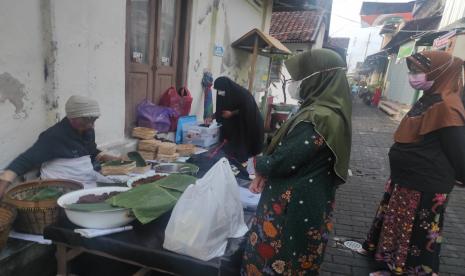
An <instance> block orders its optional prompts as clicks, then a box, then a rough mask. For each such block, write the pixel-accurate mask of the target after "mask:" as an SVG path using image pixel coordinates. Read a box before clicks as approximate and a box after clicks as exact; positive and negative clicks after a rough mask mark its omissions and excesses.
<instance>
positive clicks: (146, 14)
mask: <svg viewBox="0 0 465 276" xmlns="http://www.w3.org/2000/svg"><path fill="white" fill-rule="evenodd" d="M191 2H192V1H190V0H127V11H126V21H127V24H126V133H129V132H130V130H131V129H132V128H133V127H134V126H135V119H136V106H137V104H139V103H140V102H141V101H143V100H144V99H148V100H150V101H152V102H154V103H155V104H157V103H158V100H159V99H160V96H161V94H162V93H163V92H164V91H165V90H166V89H167V88H169V87H170V86H175V85H176V82H177V79H176V78H177V76H178V75H180V76H181V74H178V72H177V64H178V56H179V53H180V52H181V53H182V55H181V58H182V60H183V62H182V63H181V65H180V68H182V72H183V73H184V72H185V70H186V69H185V68H184V67H187V62H186V61H185V56H186V49H187V48H188V44H187V43H186V42H187V38H188V36H187V35H185V34H184V35H183V37H182V38H181V39H182V41H179V33H180V30H179V29H180V27H181V26H180V22H181V21H180V13H181V8H183V9H182V10H183V11H185V10H190V9H191V6H192V3H191ZM181 5H183V6H181ZM187 22H190V13H189V18H186V19H185V20H183V24H184V25H186V26H185V27H187ZM179 44H181V45H183V47H182V49H180V48H179V46H178V45H179ZM182 78H184V77H182Z"/></svg>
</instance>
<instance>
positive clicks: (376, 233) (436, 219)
mask: <svg viewBox="0 0 465 276" xmlns="http://www.w3.org/2000/svg"><path fill="white" fill-rule="evenodd" d="M447 200H448V195H447V194H435V193H425V192H419V191H416V190H412V189H408V188H403V187H400V186H399V185H396V184H394V183H392V182H391V181H390V180H389V181H388V182H387V184H386V189H385V194H384V196H383V199H382V201H381V204H380V205H379V208H378V211H377V212H376V216H375V219H374V221H373V224H372V226H371V229H370V231H369V232H368V235H367V239H366V241H365V242H364V244H363V248H364V249H365V250H367V251H368V252H369V253H372V254H373V256H374V258H375V260H376V262H377V264H379V265H380V267H379V269H380V270H389V271H391V272H392V273H393V274H395V275H432V274H433V273H438V271H439V252H440V250H441V242H442V237H441V232H442V227H443V220H444V212H445V208H446V205H447Z"/></svg>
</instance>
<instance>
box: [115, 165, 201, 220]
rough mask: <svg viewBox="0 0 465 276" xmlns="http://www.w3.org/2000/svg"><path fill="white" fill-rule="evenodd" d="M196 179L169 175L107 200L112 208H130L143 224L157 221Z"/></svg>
mask: <svg viewBox="0 0 465 276" xmlns="http://www.w3.org/2000/svg"><path fill="white" fill-rule="evenodd" d="M196 180H197V179H196V178H195V177H192V176H188V175H179V174H178V175H170V176H167V177H166V178H163V179H161V180H158V181H156V182H153V183H149V184H144V185H140V186H137V187H135V188H132V189H131V190H129V191H127V192H124V193H121V194H118V195H116V196H114V197H112V198H109V199H108V200H107V201H106V202H107V203H109V204H110V205H113V206H118V207H124V208H130V209H131V210H132V212H133V213H134V215H135V216H136V218H137V219H138V220H139V221H140V222H141V223H143V224H145V223H149V222H151V221H152V220H155V219H157V218H158V217H159V216H161V215H162V214H164V213H165V212H167V211H169V210H171V209H172V208H173V207H174V205H176V202H177V201H178V199H179V198H180V197H181V195H182V192H184V190H185V189H186V188H187V186H189V185H190V184H194V183H195V181H196Z"/></svg>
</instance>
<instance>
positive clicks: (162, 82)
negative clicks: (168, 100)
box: [153, 0, 181, 100]
mask: <svg viewBox="0 0 465 276" xmlns="http://www.w3.org/2000/svg"><path fill="white" fill-rule="evenodd" d="M180 3H181V1H179V0H159V1H158V11H159V13H158V14H159V16H158V18H157V25H158V26H159V27H158V30H157V42H156V45H157V52H156V56H155V64H156V66H155V82H157V84H156V85H155V89H154V91H153V98H154V99H157V100H158V99H159V98H160V95H161V94H162V93H163V92H165V90H166V89H167V88H169V87H170V86H175V85H176V67H177V66H176V64H177V58H178V54H177V53H178V36H179V35H178V34H179V13H180V7H181V6H180Z"/></svg>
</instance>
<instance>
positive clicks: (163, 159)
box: [156, 153, 179, 162]
mask: <svg viewBox="0 0 465 276" xmlns="http://www.w3.org/2000/svg"><path fill="white" fill-rule="evenodd" d="M178 158H179V154H177V153H174V154H169V155H167V154H161V153H159V154H157V158H156V159H157V160H158V161H160V162H174V161H176V160H177V159H178Z"/></svg>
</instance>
